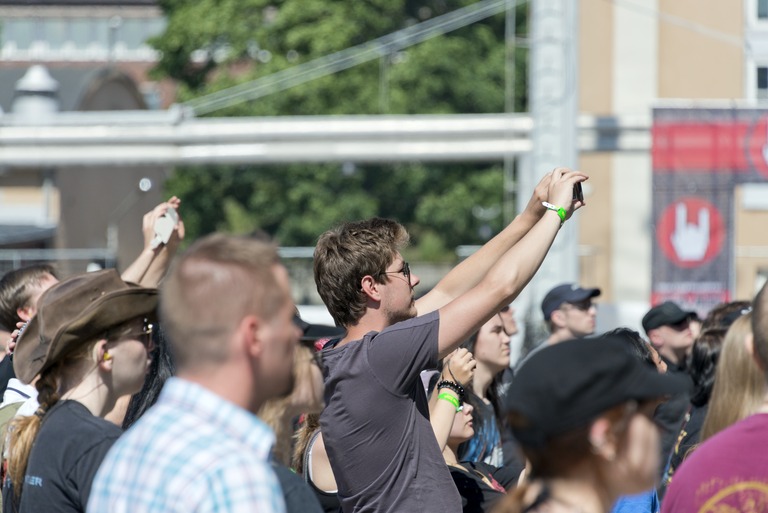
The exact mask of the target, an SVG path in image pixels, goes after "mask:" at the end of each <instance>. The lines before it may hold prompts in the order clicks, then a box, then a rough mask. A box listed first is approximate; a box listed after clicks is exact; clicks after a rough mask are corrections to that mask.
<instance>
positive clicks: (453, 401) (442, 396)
mask: <svg viewBox="0 0 768 513" xmlns="http://www.w3.org/2000/svg"><path fill="white" fill-rule="evenodd" d="M437 398H438V399H442V400H443V401H448V402H449V403H451V404H452V405H453V407H454V408H456V411H461V410H462V407H461V401H459V400H458V399H456V398H455V397H453V396H452V395H451V394H449V393H446V392H443V393H442V394H440V395H438V396H437Z"/></svg>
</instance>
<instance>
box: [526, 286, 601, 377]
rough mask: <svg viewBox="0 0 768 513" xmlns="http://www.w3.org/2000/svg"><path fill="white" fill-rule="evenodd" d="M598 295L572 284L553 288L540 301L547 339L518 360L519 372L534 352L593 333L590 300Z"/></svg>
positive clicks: (593, 314)
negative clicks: (547, 332)
mask: <svg viewBox="0 0 768 513" xmlns="http://www.w3.org/2000/svg"><path fill="white" fill-rule="evenodd" d="M599 295H600V289H594V288H593V289H584V288H581V287H579V286H578V285H576V284H575V283H562V284H560V285H558V286H557V287H555V288H553V289H552V290H550V291H549V292H547V295H546V296H544V300H543V301H542V302H541V313H542V314H544V322H545V323H546V325H547V329H548V330H549V333H550V335H549V337H548V338H547V339H546V340H544V341H543V342H541V343H539V344H538V345H537V346H535V347H533V349H532V350H530V351H529V352H528V354H527V355H526V356H525V357H524V358H523V359H522V360H520V361H518V363H517V366H516V367H515V369H516V370H517V369H520V367H522V366H523V365H524V364H525V363H526V362H527V361H528V359H529V358H530V357H531V356H533V355H534V354H535V353H536V352H537V351H539V350H541V349H543V348H545V347H547V346H550V345H552V344H557V343H558V342H562V341H564V340H571V339H574V338H582V337H586V336H588V335H592V334H593V333H594V332H595V318H596V317H597V307H596V305H595V303H594V302H593V301H592V299H593V298H596V297H597V296H599Z"/></svg>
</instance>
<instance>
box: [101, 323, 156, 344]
mask: <svg viewBox="0 0 768 513" xmlns="http://www.w3.org/2000/svg"><path fill="white" fill-rule="evenodd" d="M153 331H154V325H153V324H152V323H150V322H149V321H148V320H147V319H144V326H143V327H142V329H141V331H130V332H128V333H121V334H113V335H110V334H109V333H107V335H106V336H105V337H104V338H106V339H107V340H114V341H115V342H119V341H120V340H129V339H130V340H138V341H139V342H141V344H142V345H143V346H144V347H145V348H146V349H147V351H151V350H152V348H153V344H152V332H153Z"/></svg>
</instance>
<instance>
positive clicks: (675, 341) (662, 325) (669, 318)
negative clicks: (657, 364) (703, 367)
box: [643, 301, 696, 370]
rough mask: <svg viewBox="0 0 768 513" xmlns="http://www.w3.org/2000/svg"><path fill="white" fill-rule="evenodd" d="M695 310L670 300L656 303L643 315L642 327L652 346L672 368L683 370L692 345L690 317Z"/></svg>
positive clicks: (694, 316)
mask: <svg viewBox="0 0 768 513" xmlns="http://www.w3.org/2000/svg"><path fill="white" fill-rule="evenodd" d="M693 318H696V312H690V311H686V310H683V309H682V308H680V307H679V306H678V305H677V304H675V303H673V302H672V301H665V302H664V303H661V304H660V305H656V306H654V307H653V308H651V309H650V310H648V313H647V314H645V316H644V317H643V329H644V330H645V333H646V334H647V335H648V340H650V341H651V344H653V347H655V348H656V350H657V351H658V352H659V354H660V355H661V357H662V358H664V360H665V361H666V362H667V364H668V365H669V366H670V367H672V368H673V370H684V369H685V359H686V357H687V356H688V355H689V354H690V352H691V347H693V338H694V337H693V332H692V331H691V319H693Z"/></svg>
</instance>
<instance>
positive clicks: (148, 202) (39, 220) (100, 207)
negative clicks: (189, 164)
mask: <svg viewBox="0 0 768 513" xmlns="http://www.w3.org/2000/svg"><path fill="white" fill-rule="evenodd" d="M164 27H165V20H164V18H163V17H162V13H161V11H160V9H159V8H158V7H157V5H156V2H155V1H154V0H128V1H115V0H95V1H89V0H39V1H34V0H26V1H25V0H0V109H2V111H4V112H5V113H7V114H13V116H9V117H12V118H13V119H14V123H35V122H39V121H40V120H39V119H35V118H36V117H37V116H38V114H37V112H36V107H34V106H31V105H32V104H33V103H34V102H35V101H36V98H35V96H37V97H38V98H37V99H39V98H41V97H42V98H44V99H46V100H51V103H52V104H55V106H54V107H52V108H55V109H56V110H58V111H61V112H75V111H119V110H143V109H160V108H164V107H167V106H168V105H169V104H170V103H171V102H172V100H173V95H174V92H175V91H174V88H173V86H172V84H171V83H170V82H156V81H154V80H153V79H151V78H150V77H149V70H150V69H151V67H152V66H153V64H154V62H155V61H156V58H157V55H156V53H155V51H154V50H153V49H151V48H150V47H149V46H148V45H147V43H146V41H147V39H148V38H150V37H152V36H154V35H157V34H159V33H161V32H162V31H163V29H164ZM33 66H36V73H37V74H34V73H33V75H34V77H36V78H34V79H33V82H34V81H35V80H36V81H37V82H39V81H40V80H41V79H40V77H41V76H43V77H44V76H45V75H46V74H47V75H48V78H43V79H42V81H43V82H47V81H50V84H49V86H50V87H49V90H46V91H38V90H32V91H30V90H24V89H25V88H26V89H28V87H27V86H26V85H25V84H26V83H27V82H25V80H24V79H25V78H26V79H27V81H28V80H29V79H30V75H28V73H29V71H30V68H31V67H33ZM40 66H42V68H40ZM41 69H42V70H44V71H40V70H41ZM41 73H42V74H43V75H41ZM49 79H50V80H49ZM37 87H39V85H34V84H33V85H32V88H33V89H35V88H37ZM46 87H48V86H46ZM30 102H32V103H30ZM30 109H31V110H30ZM25 118H28V119H27V120H25ZM0 121H2V118H0ZM168 172H169V170H168V169H165V168H161V167H142V168H138V167H127V166H120V165H119V163H118V164H117V165H116V166H110V167H109V168H108V169H101V168H95V167H78V166H54V167H50V168H46V169H29V168H24V169H21V168H8V167H3V168H0V250H12V249H27V250H31V249H38V250H51V249H59V250H61V249H67V250H72V249H78V250H83V251H80V252H79V253H78V254H77V255H76V256H75V255H74V254H70V255H69V256H65V257H63V258H61V257H58V258H56V259H57V260H59V261H60V262H61V266H62V272H63V273H64V274H67V273H69V272H75V271H82V270H84V269H85V267H86V265H87V264H88V263H89V262H91V261H93V262H95V263H98V264H99V265H110V264H114V263H116V264H117V265H119V266H123V267H124V266H126V265H127V264H128V263H130V261H131V260H132V259H133V258H134V257H135V256H136V255H137V254H138V252H139V251H140V249H141V247H142V244H143V238H142V234H141V230H140V227H141V217H142V215H143V214H144V213H145V212H147V211H148V210H149V209H151V208H152V207H153V206H154V205H155V204H157V203H158V202H159V201H161V197H162V184H163V182H164V180H165V178H166V175H167V173H168ZM143 178H148V179H149V181H150V182H151V183H152V184H153V186H152V187H150V188H149V189H148V190H142V189H147V184H148V183H150V182H147V181H144V182H143V186H142V188H139V182H140V180H141V179H143ZM110 229H111V230H112V232H113V233H117V234H118V237H117V241H118V246H117V247H114V248H109V247H108V241H107V232H108V231H109V230H110ZM89 250H93V251H89ZM44 254H45V253H44V252H41V253H40V255H41V256H40V257H36V256H35V255H34V253H32V252H29V251H28V252H26V253H25V254H24V255H25V256H22V257H19V256H17V254H16V253H14V252H12V251H0V255H2V256H0V272H1V271H5V270H7V269H8V268H12V267H15V266H19V265H24V264H28V263H31V262H33V261H37V260H40V259H44V256H43V255H44Z"/></svg>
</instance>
